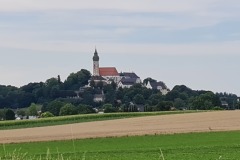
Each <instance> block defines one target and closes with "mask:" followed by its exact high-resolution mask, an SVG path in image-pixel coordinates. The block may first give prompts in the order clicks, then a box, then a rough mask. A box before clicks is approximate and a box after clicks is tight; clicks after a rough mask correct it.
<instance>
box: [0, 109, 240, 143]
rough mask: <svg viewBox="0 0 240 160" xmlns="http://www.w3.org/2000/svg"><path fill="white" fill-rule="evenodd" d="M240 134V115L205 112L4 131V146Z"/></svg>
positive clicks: (0, 139) (1, 139) (0, 137)
mask: <svg viewBox="0 0 240 160" xmlns="http://www.w3.org/2000/svg"><path fill="white" fill-rule="evenodd" d="M234 130H240V111H217V112H201V113H188V114H176V115H161V116H148V117H138V118H126V119H118V120H108V121H96V122H86V123H76V124H68V125H58V126H49V127H38V128H27V129H14V130H1V131H0V143H20V142H36V141H53V140H70V139H84V138H97V137H119V136H133V135H154V134H174V133H189V132H213V131H234Z"/></svg>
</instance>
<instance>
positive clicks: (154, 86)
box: [146, 81, 170, 95]
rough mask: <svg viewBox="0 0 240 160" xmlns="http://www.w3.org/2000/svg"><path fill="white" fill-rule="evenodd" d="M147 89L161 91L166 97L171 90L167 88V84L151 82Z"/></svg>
mask: <svg viewBox="0 0 240 160" xmlns="http://www.w3.org/2000/svg"><path fill="white" fill-rule="evenodd" d="M146 87H147V88H149V89H157V90H159V91H160V92H161V93H162V94H163V95H166V94H167V93H168V92H169V91H170V90H169V89H168V88H167V86H166V85H165V83H163V82H161V81H160V82H150V81H148V83H147V84H146Z"/></svg>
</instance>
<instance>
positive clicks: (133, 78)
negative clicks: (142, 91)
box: [118, 72, 141, 88]
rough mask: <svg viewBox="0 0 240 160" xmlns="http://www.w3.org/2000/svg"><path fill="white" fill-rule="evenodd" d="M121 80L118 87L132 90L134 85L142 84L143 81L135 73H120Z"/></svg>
mask: <svg viewBox="0 0 240 160" xmlns="http://www.w3.org/2000/svg"><path fill="white" fill-rule="evenodd" d="M120 76H121V80H120V82H119V83H118V87H119V88H120V87H122V88H130V87H131V86H133V85H134V84H137V83H141V79H140V77H139V76H137V75H136V73H134V72H123V73H120Z"/></svg>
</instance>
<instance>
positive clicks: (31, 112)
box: [27, 103, 38, 116]
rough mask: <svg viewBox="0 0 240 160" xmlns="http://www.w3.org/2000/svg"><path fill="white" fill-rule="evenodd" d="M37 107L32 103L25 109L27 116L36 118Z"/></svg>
mask: <svg viewBox="0 0 240 160" xmlns="http://www.w3.org/2000/svg"><path fill="white" fill-rule="evenodd" d="M37 108H38V106H37V105H36V104H35V103H32V104H31V106H30V107H28V109H27V115H28V116H37V115H38V109H37Z"/></svg>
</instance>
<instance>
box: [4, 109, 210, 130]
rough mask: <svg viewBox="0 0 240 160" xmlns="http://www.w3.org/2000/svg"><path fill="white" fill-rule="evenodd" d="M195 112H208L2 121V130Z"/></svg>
mask: <svg viewBox="0 0 240 160" xmlns="http://www.w3.org/2000/svg"><path fill="white" fill-rule="evenodd" d="M194 112H206V111H196V110H187V111H162V112H130V113H105V114H85V115H73V116H59V117H51V118H40V119H35V120H20V121H0V130H6V129H19V128H33V127H43V126H55V125H63V124H73V123H83V122H93V121H104V120H113V119H123V118H131V117H144V116H156V115H168V114H185V113H194Z"/></svg>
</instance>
